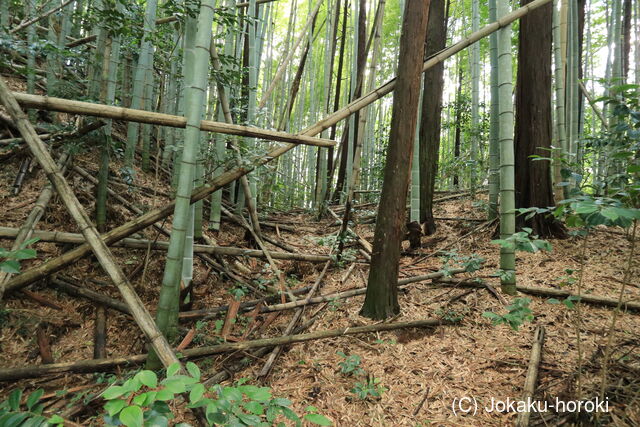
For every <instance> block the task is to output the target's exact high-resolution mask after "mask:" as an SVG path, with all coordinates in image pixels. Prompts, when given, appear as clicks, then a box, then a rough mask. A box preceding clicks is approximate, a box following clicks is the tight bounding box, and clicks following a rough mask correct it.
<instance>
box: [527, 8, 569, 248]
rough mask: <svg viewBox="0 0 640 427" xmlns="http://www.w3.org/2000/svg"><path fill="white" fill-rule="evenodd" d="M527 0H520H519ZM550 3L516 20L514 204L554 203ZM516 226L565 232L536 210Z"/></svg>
mask: <svg viewBox="0 0 640 427" xmlns="http://www.w3.org/2000/svg"><path fill="white" fill-rule="evenodd" d="M528 2H529V0H523V5H525V4H527V3H528ZM552 14H553V5H552V4H548V5H546V6H544V7H542V8H540V9H538V10H536V11H534V12H532V13H531V14H530V15H528V16H527V17H525V18H523V19H522V20H521V21H520V37H519V50H518V52H519V53H518V80H517V86H516V124H515V165H516V167H515V181H516V207H517V208H528V207H541V208H545V207H549V206H554V204H555V202H554V198H553V184H552V182H551V165H550V163H549V161H547V160H535V159H532V158H531V156H532V155H537V156H542V157H548V156H549V154H550V149H551V125H552V123H551V73H550V72H549V70H551V29H552V27H551V22H552V17H553V15H552ZM518 223H519V225H520V226H523V225H525V224H526V226H528V227H530V228H532V229H533V230H534V233H535V234H537V235H538V236H540V237H564V236H565V234H566V233H565V230H564V227H563V226H562V224H561V223H560V222H559V221H557V220H556V219H555V218H554V217H553V216H551V215H544V214H540V215H536V216H534V217H533V218H531V219H530V220H528V221H524V217H523V216H520V217H518Z"/></svg>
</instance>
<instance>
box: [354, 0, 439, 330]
mask: <svg viewBox="0 0 640 427" xmlns="http://www.w3.org/2000/svg"><path fill="white" fill-rule="evenodd" d="M429 3H430V0H407V2H406V5H405V12H404V18H403V22H402V35H401V36H400V60H399V63H398V79H397V83H396V88H395V92H394V95H393V117H392V119H391V134H390V136H389V146H388V147H387V156H386V158H387V161H386V165H385V168H384V183H383V185H382V194H381V197H380V207H379V208H378V217H377V221H376V231H375V235H374V241H373V254H372V256H371V269H370V271H369V280H368V283H367V295H366V298H365V301H364V305H363V306H362V310H361V312H360V314H361V315H362V316H365V317H369V318H373V319H386V318H387V317H389V316H392V315H395V314H398V313H399V312H400V306H399V305H398V260H399V259H400V244H401V242H402V238H403V237H404V236H403V233H402V231H403V226H404V223H405V216H406V212H405V204H406V202H407V192H408V189H409V178H410V171H411V159H412V156H413V141H414V137H415V131H416V124H417V111H418V101H419V98H420V77H421V74H422V52H424V40H425V36H426V33H427V18H428V15H429Z"/></svg>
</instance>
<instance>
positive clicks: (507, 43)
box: [496, 0, 517, 295]
mask: <svg viewBox="0 0 640 427" xmlns="http://www.w3.org/2000/svg"><path fill="white" fill-rule="evenodd" d="M496 6H497V16H498V17H502V16H505V15H506V14H507V13H508V12H509V3H508V1H507V0H497V2H496ZM512 93H513V64H512V60H511V24H509V25H507V26H505V27H504V28H502V29H500V30H499V31H498V99H499V118H500V123H499V130H498V139H499V141H500V238H501V239H506V238H508V237H510V236H512V235H513V234H514V233H515V232H516V218H515V207H516V205H515V182H514V181H515V158H514V152H513V123H514V120H513V99H512ZM500 269H501V270H502V271H503V275H502V277H501V278H500V282H501V284H502V290H503V291H504V292H505V293H507V294H509V295H514V294H516V292H517V291H516V271H515V270H516V256H515V250H514V249H512V248H507V247H501V248H500Z"/></svg>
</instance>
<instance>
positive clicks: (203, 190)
mask: <svg viewBox="0 0 640 427" xmlns="http://www.w3.org/2000/svg"><path fill="white" fill-rule="evenodd" d="M549 1H550V0H536V1H534V2H532V3H529V4H527V5H526V6H523V7H521V8H520V9H517V10H515V11H514V12H512V13H510V14H507V15H505V16H503V17H502V18H500V19H499V20H498V21H497V22H494V23H492V24H489V25H487V26H485V27H484V28H482V29H480V31H478V32H476V33H473V34H471V35H470V36H469V37H467V38H466V39H465V40H463V41H461V42H459V43H456V44H455V45H453V46H451V47H449V48H447V49H444V50H442V51H441V52H440V53H438V54H437V55H436V56H434V57H432V58H430V59H429V60H428V61H427V62H425V64H424V68H423V69H428V68H431V67H433V66H434V65H436V64H438V63H440V62H442V61H444V60H445V59H447V58H448V57H450V56H452V55H454V54H456V53H457V52H459V51H460V50H462V49H464V48H465V47H467V46H468V45H469V44H471V43H474V42H476V41H477V40H479V39H480V38H482V37H485V36H487V35H489V34H491V33H492V32H495V31H497V30H498V29H500V28H502V27H503V26H506V25H508V24H510V23H511V22H513V21H514V20H516V19H518V18H521V17H522V16H524V15H526V14H527V13H529V12H530V11H532V10H534V9H536V8H538V7H540V6H543V5H544V4H546V3H547V2H549ZM390 83H393V84H394V85H395V81H392V82H390ZM390 83H387V84H386V85H384V86H382V87H380V88H378V89H376V90H374V91H372V92H371V93H369V94H367V95H365V96H364V97H362V98H360V99H358V100H355V101H354V102H352V103H351V104H350V105H348V106H347V107H345V108H346V109H342V110H339V111H337V112H335V113H333V114H330V115H329V116H327V117H325V118H324V119H323V120H321V121H320V122H318V123H316V124H315V125H313V126H311V127H309V128H308V129H306V130H305V131H304V132H302V135H305V136H311V135H317V134H319V133H320V132H322V131H323V130H325V129H328V128H329V127H331V126H332V125H334V124H336V123H338V122H339V121H340V120H342V119H344V118H345V117H347V116H348V115H349V114H350V113H349V112H348V111H357V109H359V108H363V107H365V106H367V105H369V104H371V103H372V102H374V101H376V100H377V99H380V98H381V97H383V96H384V95H386V94H387V93H389V91H390V90H392V89H393V87H391V89H389V91H386V92H385V90H386V89H385V88H387V89H388V85H389V84H390ZM21 96H23V95H21ZM89 105H91V104H89ZM102 108H116V107H107V106H103V107H102ZM94 110H96V109H94ZM345 111H346V112H347V115H346V116H345V115H344V113H345ZM144 114H145V115H149V114H152V113H150V112H147V111H145V112H144ZM153 114H157V113H153ZM115 118H120V117H119V116H118V117H115ZM296 146H297V145H296V144H288V145H285V146H280V147H277V148H275V149H273V150H271V151H270V152H269V153H267V154H266V155H265V156H263V157H262V158H261V159H259V160H258V161H256V162H255V163H254V164H252V165H247V166H238V167H236V168H235V169H232V170H230V171H227V172H225V173H223V174H221V175H219V176H217V177H216V178H214V179H213V180H211V181H210V182H209V184H208V186H202V187H199V188H196V189H194V190H193V192H192V193H191V203H195V202H197V201H198V200H202V199H204V198H205V197H207V196H209V195H210V194H212V193H214V192H215V191H218V190H220V189H221V188H223V187H224V186H225V185H227V184H229V183H231V182H233V181H235V180H237V179H238V178H240V177H241V176H243V175H246V174H247V173H249V172H251V171H252V170H254V169H255V168H257V167H259V166H262V165H265V164H266V163H268V162H270V161H271V160H273V159H275V158H278V157H280V156H282V155H283V154H285V153H287V152H288V151H289V150H291V149H293V148H295V147H296ZM171 213H173V203H171V204H169V205H166V206H164V207H160V208H157V209H154V210H152V211H149V212H147V213H146V214H144V215H142V216H140V217H138V218H136V219H134V220H132V221H129V222H127V223H126V224H123V225H121V226H120V227H117V228H115V229H113V230H111V231H109V232H108V233H106V234H104V235H103V236H102V237H103V238H104V239H105V242H107V244H113V243H115V242H117V241H118V240H120V239H123V238H125V237H127V236H130V235H131V234H133V233H136V232H137V231H139V230H142V229H143V228H145V227H148V226H149V225H151V224H153V223H155V222H156V221H158V220H161V219H163V218H166V217H167V216H169V215H171ZM90 252H91V250H90V248H89V246H88V245H83V246H80V247H78V248H76V249H74V250H72V251H69V252H67V253H65V254H63V255H61V256H60V257H58V258H54V259H52V260H49V261H48V262H46V263H44V264H41V265H39V266H37V267H35V268H32V269H30V270H28V271H25V272H24V273H22V274H21V275H20V276H17V277H15V278H13V279H12V280H11V281H10V282H8V283H7V286H6V290H7V291H9V290H16V289H20V288H22V287H24V286H27V285H28V284H29V283H32V282H33V281H35V280H38V279H41V278H43V277H46V276H47V275H49V274H52V273H54V272H56V271H58V270H60V269H62V268H64V267H66V266H67V265H69V264H71V263H73V262H74V261H76V260H77V259H79V258H81V257H83V256H86V255H87V254H89V253H90Z"/></svg>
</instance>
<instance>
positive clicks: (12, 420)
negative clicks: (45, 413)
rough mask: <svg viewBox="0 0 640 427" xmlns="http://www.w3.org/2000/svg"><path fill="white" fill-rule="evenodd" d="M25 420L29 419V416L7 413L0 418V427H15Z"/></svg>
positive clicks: (26, 414)
mask: <svg viewBox="0 0 640 427" xmlns="http://www.w3.org/2000/svg"><path fill="white" fill-rule="evenodd" d="M27 418H29V414H28V413H26V412H18V413H15V412H9V413H8V414H6V415H3V416H1V417H0V425H1V426H2V427H17V426H19V425H20V424H22V422H23V421H24V420H26V419H27Z"/></svg>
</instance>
